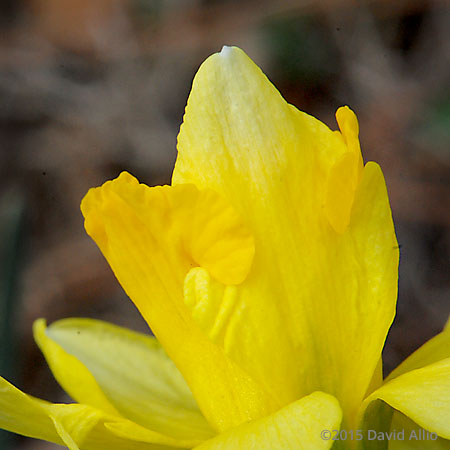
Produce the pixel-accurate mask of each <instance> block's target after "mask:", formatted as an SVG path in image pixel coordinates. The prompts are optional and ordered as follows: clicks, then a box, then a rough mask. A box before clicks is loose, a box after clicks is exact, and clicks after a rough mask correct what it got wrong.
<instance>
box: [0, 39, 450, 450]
mask: <svg viewBox="0 0 450 450" xmlns="http://www.w3.org/2000/svg"><path fill="white" fill-rule="evenodd" d="M336 118H337V122H338V125H339V128H340V131H331V130H330V129H329V128H327V127H326V126H325V125H324V124H323V123H321V122H319V121H318V120H316V119H314V118H313V117H311V116H309V115H307V114H305V113H303V112H300V111H298V110H297V109H296V108H294V107H293V106H292V105H289V104H288V103H286V101H285V100H284V99H283V98H282V97H281V95H280V94H279V92H278V91H277V90H276V89H275V88H274V87H273V85H272V84H271V83H270V82H269V81H268V79H267V78H266V77H265V76H264V74H263V73H262V72H261V70H260V69H259V68H258V67H257V66H255V64H254V63H253V62H252V61H251V60H250V59H249V58H248V57H247V56H246V55H245V53H244V52H243V51H241V50H239V49H237V48H229V47H224V49H223V50H222V51H221V52H220V53H219V54H215V55H213V56H211V57H210V58H208V59H207V60H206V61H205V62H204V64H203V65H202V66H201V68H200V69H199V71H198V73H197V75H196V77H195V79H194V82H193V86H192V91H191V94H190V97H189V100H188V104H187V107H186V114H185V116H184V123H183V125H182V127H181V131H180V134H179V136H178V159H177V162H176V165H175V169H174V173H173V178H172V184H171V185H170V186H158V187H148V186H146V185H144V184H139V182H138V181H137V180H136V179H135V178H134V177H132V176H131V175H130V174H128V173H122V174H121V175H120V176H119V177H118V178H117V179H115V180H113V181H108V182H106V183H105V184H104V185H103V186H101V187H99V188H95V189H91V190H90V191H89V192H88V194H87V195H86V197H85V198H84V200H83V202H82V205H81V209H82V212H83V214H84V217H85V227H86V230H87V233H88V234H89V235H90V236H91V237H92V238H93V239H94V241H95V242H96V243H97V245H98V246H99V248H100V250H101V251H102V253H103V254H104V256H105V258H106V259H107V261H108V263H109V264H110V266H111V268H112V270H113V271H114V273H115V275H116V277H117V279H118V280H119V282H120V284H121V285H122V287H123V288H124V290H125V291H126V293H127V294H128V296H129V297H130V299H131V300H132V301H133V302H134V304H135V305H136V307H137V308H138V310H139V311H140V313H141V314H142V316H143V317H144V319H145V320H146V321H147V322H148V324H149V326H150V328H151V329H152V331H153V333H154V335H155V336H156V338H153V337H150V336H144V335H141V334H138V333H135V332H132V331H129V330H126V329H122V328H119V327H117V326H113V325H110V324H107V323H103V322H100V321H96V320H90V319H65V320H61V321H58V322H56V323H53V324H52V325H50V326H48V327H47V326H46V324H45V321H44V320H38V321H37V322H36V323H35V326H34V335H35V339H36V341H37V343H38V345H39V347H40V348H41V350H42V351H43V353H44V355H45V358H46V359H47V361H48V364H49V366H50V368H51V370H52V371H53V374H54V376H55V378H56V379H57V380H58V382H59V383H60V384H61V386H62V387H63V388H64V389H65V390H66V392H67V393H68V394H69V395H70V396H71V397H72V398H73V399H74V400H75V401H76V402H77V403H73V404H50V403H47V402H45V401H43V400H39V399H36V398H33V397H31V396H28V395H26V394H24V393H22V392H21V391H19V390H18V389H16V388H15V387H13V386H12V385H11V384H9V383H8V382H7V381H5V380H2V381H1V385H0V386H1V387H0V426H1V427H3V428H4V429H7V430H10V431H13V432H16V433H20V434H23V435H25V436H31V437H34V438H38V439H45V440H49V441H52V442H56V443H59V444H62V445H65V446H67V447H68V448H70V449H71V450H75V449H86V450H91V449H92V450H100V449H105V450H106V449H108V450H109V449H124V450H125V449H126V450H132V449H139V450H140V449H142V450H143V449H166V450H167V449H175V448H195V449H199V450H210V449H211V450H212V449H214V450H215V449H262V450H264V449H296V450H297V449H312V450H315V449H318V450H320V449H328V448H330V447H331V446H332V445H334V446H335V448H357V447H358V446H360V447H361V448H387V447H388V445H389V448H395V449H399V448H413V447H410V446H411V445H412V444H411V441H408V440H406V439H405V440H404V441H399V440H397V441H394V440H390V441H389V442H388V441H386V440H384V441H380V440H371V439H369V435H368V432H369V431H373V432H376V433H382V434H383V433H385V432H386V433H387V432H390V431H392V430H394V428H393V427H399V426H401V427H403V428H402V429H403V430H404V431H405V429H408V430H414V429H417V430H419V431H426V432H427V433H432V435H433V436H434V437H435V439H433V440H430V441H426V442H425V441H424V442H419V443H418V444H417V445H418V447H416V448H430V449H431V448H444V447H445V448H449V441H448V439H450V331H449V330H448V329H447V330H444V331H443V332H442V333H441V334H439V335H438V336H436V337H435V338H433V339H432V340H431V341H429V342H428V343H426V344H425V345H424V346H423V347H421V348H420V349H419V350H417V351H416V352H415V353H414V354H413V355H412V356H410V357H409V358H408V359H407V360H406V361H405V362H404V363H402V364H401V365H400V366H399V367H398V368H397V369H396V370H394V372H393V373H392V374H391V375H390V376H389V377H388V378H387V379H386V380H384V381H383V380H382V373H381V351H382V349H383V345H384V342H385V339H386V335H387V332H388V329H389V327H390V325H391V323H392V320H393V318H394V314H395V304H396V297H397V268H398V259H399V251H398V244H397V240H396V237H395V232H394V226H393V223H392V217H391V210H390V206H389V201H388V196H387V192H386V185H385V182H384V178H383V175H382V172H381V169H380V167H379V166H378V165H377V164H376V163H373V162H368V163H367V164H365V165H364V163H363V160H362V156H361V151H360V146H359V141H358V123H357V119H356V117H355V115H354V113H353V112H352V111H351V110H350V109H349V108H347V107H343V108H340V109H339V110H338V111H337V113H336ZM344 431H345V433H343V432H344ZM394 431H395V430H394ZM327 432H328V435H327ZM330 434H331V436H330ZM436 446H440V447H436Z"/></svg>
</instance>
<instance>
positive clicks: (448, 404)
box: [361, 358, 450, 439]
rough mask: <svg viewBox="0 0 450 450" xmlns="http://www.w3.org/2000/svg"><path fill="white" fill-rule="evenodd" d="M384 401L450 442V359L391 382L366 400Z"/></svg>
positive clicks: (366, 401) (363, 407)
mask: <svg viewBox="0 0 450 450" xmlns="http://www.w3.org/2000/svg"><path fill="white" fill-rule="evenodd" d="M376 399H380V400H383V401H384V402H386V403H388V404H389V405H391V406H392V407H393V408H395V409H396V410H398V411H400V412H402V413H403V414H405V415H406V416H408V417H409V418H410V419H411V420H413V421H414V422H416V423H417V424H418V425H420V426H421V427H422V428H424V429H426V430H428V431H432V432H435V433H437V434H438V435H439V436H441V437H443V438H445V439H450V425H449V424H450V358H447V359H444V360H441V361H439V362H437V363H434V364H430V365H428V366H425V367H422V368H420V369H416V370H412V371H411V372H407V373H404V374H403V375H399V376H398V377H396V378H394V379H392V380H391V381H388V382H387V383H386V384H384V385H383V386H382V387H381V388H379V389H378V390H376V391H375V392H373V393H372V394H371V395H370V396H369V397H367V399H366V400H365V401H364V403H363V405H362V409H361V414H364V411H365V408H367V406H368V405H369V404H370V402H372V401H374V400H376Z"/></svg>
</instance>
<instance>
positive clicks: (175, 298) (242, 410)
mask: <svg viewBox="0 0 450 450" xmlns="http://www.w3.org/2000/svg"><path fill="white" fill-rule="evenodd" d="M81 208H82V211H83V214H84V216H85V226H86V230H87V232H88V234H89V235H90V236H91V237H92V238H93V239H94V240H95V241H96V243H97V244H98V245H99V247H100V249H101V250H102V252H103V254H104V255H105V257H106V259H107V260H108V262H109V264H110V266H111V268H112V269H113V271H114V273H115V275H116V276H117V278H118V280H119V282H120V283H121V285H122V286H123V288H124V289H125V291H126V292H127V294H128V295H129V297H130V298H131V299H132V300H133V302H134V303H135V305H136V306H137V307H138V309H139V311H140V312H141V314H142V315H143V317H144V318H145V320H146V321H147V322H148V323H149V325H150V327H151V329H152V331H153V332H154V333H155V336H157V338H158V340H159V342H160V343H161V344H162V346H163V347H164V349H165V350H166V352H167V354H168V355H169V357H170V358H171V359H172V360H173V361H174V362H175V364H176V365H177V367H178V368H179V370H180V371H181V373H182V374H183V377H184V378H185V379H186V381H187V383H188V385H189V387H190V388H191V391H192V393H193V395H194V397H195V399H196V400H197V403H198V404H199V406H200V408H201V410H202V412H203V414H204V415H205V417H206V418H207V420H208V421H209V422H210V423H211V424H212V425H213V426H214V427H215V428H216V429H217V430H224V429H227V428H229V427H232V426H236V425H238V424H239V423H242V422H245V421H248V420H252V419H255V418H258V417H262V416H264V415H267V414H268V413H270V412H272V411H273V410H275V409H276V408H277V405H276V403H275V402H274V400H273V399H272V398H271V397H270V396H269V395H268V394H267V393H265V392H264V389H262V387H261V386H260V385H259V384H258V383H256V382H255V381H254V380H253V379H252V378H251V377H250V376H249V375H248V374H247V373H245V372H244V371H243V370H242V369H241V368H240V367H239V366H238V365H237V364H236V363H234V362H232V361H231V360H229V358H228V357H227V356H226V355H225V354H224V352H223V349H221V348H219V347H218V346H216V345H214V344H213V343H212V342H211V341H210V340H209V339H208V338H207V336H206V335H205V334H204V333H203V332H202V331H201V330H200V328H199V327H198V326H197V325H196V324H195V322H194V321H193V320H192V317H191V314H190V311H189V309H188V308H187V306H186V305H185V304H184V302H183V282H184V278H185V276H186V274H187V273H188V271H189V270H190V269H191V268H192V267H193V266H202V267H204V268H205V269H207V270H208V272H210V273H211V275H212V276H213V277H215V278H216V279H217V280H218V281H220V282H222V283H226V284H237V283H239V282H240V281H242V279H243V278H245V276H246V275H247V273H248V271H249V270H250V266H251V263H252V259H253V251H254V244H253V238H252V237H251V236H250V235H249V233H248V231H247V228H246V227H245V226H244V224H243V222H242V221H241V220H240V219H239V217H238V215H237V214H236V213H235V212H234V210H233V209H232V208H231V207H230V206H229V205H228V203H227V202H225V201H224V200H223V199H222V198H220V197H219V196H217V194H214V193H213V192H212V191H210V190H202V191H199V190H198V189H197V188H195V187H194V186H193V185H184V186H175V187H170V186H164V187H158V188H149V187H147V186H145V185H142V184H138V182H137V180H136V179H134V178H133V177H131V175H129V174H126V173H124V174H122V175H121V176H120V177H119V178H117V179H116V180H113V181H111V182H107V183H105V184H104V185H103V186H102V187H100V188H97V189H91V190H90V191H89V192H88V194H87V195H86V197H85V198H84V199H83V202H82V205H81Z"/></svg>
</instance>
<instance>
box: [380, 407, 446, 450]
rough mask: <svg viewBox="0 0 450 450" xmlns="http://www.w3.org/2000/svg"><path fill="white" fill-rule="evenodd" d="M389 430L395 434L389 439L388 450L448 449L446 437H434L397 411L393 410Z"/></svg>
mask: <svg viewBox="0 0 450 450" xmlns="http://www.w3.org/2000/svg"><path fill="white" fill-rule="evenodd" d="M391 431H395V435H393V438H392V439H391V440H389V446H388V449H389V450H424V449H426V450H450V441H449V440H448V439H442V438H440V437H437V438H436V436H435V435H434V436H433V435H432V434H431V433H430V432H429V431H427V430H424V429H423V428H421V427H419V426H418V425H417V424H415V423H414V422H413V421H412V420H410V419H408V417H406V416H405V415H403V414H401V413H399V412H398V411H395V412H394V417H393V420H392V425H391ZM394 436H395V437H396V438H394Z"/></svg>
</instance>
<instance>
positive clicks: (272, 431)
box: [196, 392, 342, 450]
mask: <svg viewBox="0 0 450 450" xmlns="http://www.w3.org/2000/svg"><path fill="white" fill-rule="evenodd" d="M341 418H342V412H341V410H340V407H339V404H338V402H337V401H336V399H335V398H334V397H332V396H331V395H327V394H324V393H323V392H315V393H313V394H311V395H309V396H307V397H304V398H302V399H301V400H298V401H296V402H294V403H292V404H290V405H288V406H286V407H284V408H283V409H281V410H279V411H277V412H276V413H274V414H272V415H271V416H268V417H264V418H263V419H259V420H256V421H254V422H250V423H247V424H244V425H241V426H239V427H237V428H234V429H232V430H229V431H228V432H225V433H223V434H220V435H219V436H217V437H215V438H214V439H211V440H210V441H207V442H205V443H204V444H202V445H200V446H198V447H196V450H220V449H224V450H229V449H245V450H271V449H277V450H278V449H279V450H290V449H292V450H302V449H304V450H312V449H314V450H322V449H324V450H325V449H329V448H331V446H332V444H333V443H334V441H333V440H331V439H329V440H327V439H323V437H322V436H325V437H328V434H326V433H325V435H321V433H322V432H323V431H324V430H329V431H330V432H331V433H330V435H329V436H330V437H331V436H332V435H333V433H332V430H336V429H339V425H340V422H341Z"/></svg>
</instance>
